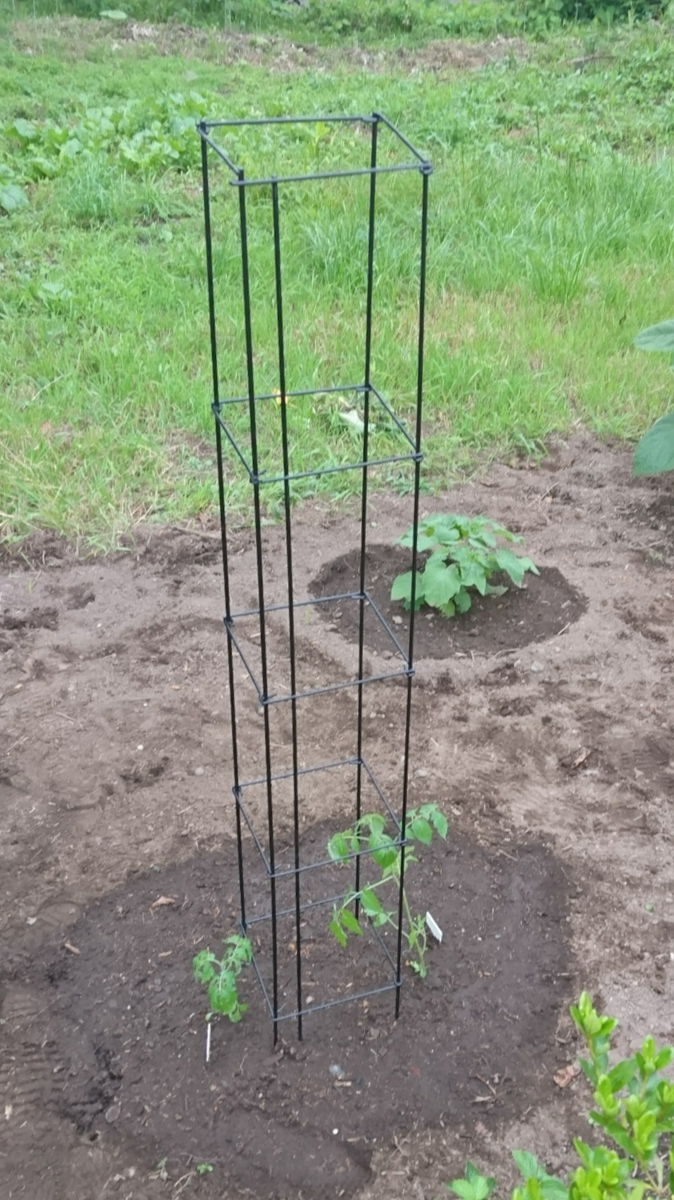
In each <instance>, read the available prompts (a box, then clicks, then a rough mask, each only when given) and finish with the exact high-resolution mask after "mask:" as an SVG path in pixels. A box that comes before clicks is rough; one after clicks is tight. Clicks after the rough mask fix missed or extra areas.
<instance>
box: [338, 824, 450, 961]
mask: <svg viewBox="0 0 674 1200" xmlns="http://www.w3.org/2000/svg"><path fill="white" fill-rule="evenodd" d="M434 832H435V833H437V834H438V835H439V836H440V837H441V838H443V839H444V838H446V837H447V820H446V818H445V816H444V814H443V813H441V812H440V809H439V808H438V807H437V805H436V804H422V805H421V806H420V807H419V808H413V809H411V810H410V811H409V812H408V814H407V821H406V825H405V830H404V836H405V837H406V838H407V840H408V841H412V842H420V843H421V844H422V845H424V846H430V844H431V842H432V840H433V833H434ZM363 851H367V852H368V853H369V857H370V859H371V860H372V862H373V863H374V864H375V866H376V867H378V869H379V871H380V877H379V879H377V880H375V881H374V882H372V883H370V882H368V883H367V884H366V885H365V886H363V887H361V888H360V889H359V890H358V891H356V889H355V888H350V889H349V891H348V892H347V893H346V895H345V896H344V899H343V900H342V901H341V902H340V903H339V904H335V906H334V909H333V913H332V920H331V922H330V926H329V928H330V932H331V933H332V934H333V936H334V937H335V938H336V939H337V941H338V942H339V944H340V946H346V943H347V938H348V935H349V934H350V933H354V934H357V935H360V934H362V932H363V931H362V929H361V927H360V925H359V923H358V918H357V916H356V915H355V912H358V911H359V910H362V912H363V913H364V914H365V916H366V917H367V919H368V920H369V921H371V922H372V924H373V925H374V926H376V927H381V926H383V925H391V926H393V928H394V929H395V930H396V932H397V930H398V912H397V908H396V909H391V910H388V909H386V908H384V907H383V905H382V902H381V900H380V899H379V896H378V895H377V892H378V890H379V889H380V888H384V889H386V887H387V885H391V886H389V890H390V891H393V890H394V887H393V885H395V889H397V887H398V884H399V881H400V869H401V846H400V844H399V840H397V839H395V838H392V837H391V835H390V834H389V833H387V831H386V821H385V820H384V817H382V816H381V815H380V814H379V813H367V814H366V815H365V816H363V817H361V818H360V820H358V821H356V823H355V825H354V826H353V827H352V828H351V829H345V830H344V831H343V832H342V833H335V834H334V835H333V836H332V837H331V838H330V841H329V842H328V854H329V855H330V858H331V859H332V861H333V862H337V863H346V862H347V860H348V859H349V858H350V857H351V856H352V855H355V854H359V853H362V852H363ZM417 861H418V860H417V859H416V858H415V856H414V855H413V854H409V853H406V855H405V866H406V867H407V866H408V865H409V864H410V863H414V862H417ZM352 906H353V908H354V910H355V911H354V912H352ZM403 913H404V918H405V921H404V923H403V937H404V938H405V941H406V943H407V949H408V953H409V956H410V957H409V960H408V961H409V966H410V967H411V968H412V970H413V971H416V973H417V975H420V976H421V978H422V979H424V978H425V976H426V974H427V967H426V946H427V941H426V937H427V935H426V919H425V916H423V915H422V914H420V915H419V916H416V917H415V916H414V915H413V914H412V911H411V909H410V905H409V900H408V898H407V892H406V890H405V888H403ZM405 922H406V924H405Z"/></svg>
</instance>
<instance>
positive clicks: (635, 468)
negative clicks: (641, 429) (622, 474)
mask: <svg viewBox="0 0 674 1200" xmlns="http://www.w3.org/2000/svg"><path fill="white" fill-rule="evenodd" d="M672 470H674V413H666V414H665V416H664V417H660V418H659V419H658V420H657V421H656V422H655V424H654V425H651V427H650V429H649V430H648V431H647V433H645V434H644V436H643V437H642V438H641V439H640V440H639V441H638V442H637V445H636V449H635V451H634V458H633V459H632V474H633V475H634V476H638V475H659V474H660V473H661V472H662V471H672Z"/></svg>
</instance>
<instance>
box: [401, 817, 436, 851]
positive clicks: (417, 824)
mask: <svg viewBox="0 0 674 1200" xmlns="http://www.w3.org/2000/svg"><path fill="white" fill-rule="evenodd" d="M407 831H408V834H409V836H410V837H413V838H414V839H415V841H417V842H423V844H424V846H430V844H431V842H432V841H433V830H432V828H431V826H430V824H429V822H428V821H427V820H426V819H425V817H415V819H414V820H413V821H412V823H411V824H410V825H409V826H408V830H407Z"/></svg>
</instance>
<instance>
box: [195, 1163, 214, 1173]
mask: <svg viewBox="0 0 674 1200" xmlns="http://www.w3.org/2000/svg"><path fill="white" fill-rule="evenodd" d="M212 1170H213V1167H212V1166H211V1164H210V1163H197V1165H196V1167H195V1171H196V1173H197V1175H210V1174H211V1172H212Z"/></svg>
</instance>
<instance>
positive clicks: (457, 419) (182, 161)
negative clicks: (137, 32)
mask: <svg viewBox="0 0 674 1200" xmlns="http://www.w3.org/2000/svg"><path fill="white" fill-rule="evenodd" d="M6 32H7V34H8V36H7V38H6V39H5V42H4V45H3V48H2V49H1V50H0V128H1V129H2V133H1V134H0V204H4V205H5V210H11V211H5V212H4V214H3V215H2V216H1V217H0V318H1V320H2V338H1V339H0V381H1V389H2V390H1V395H2V399H1V401H0V534H1V535H2V536H3V538H4V539H7V540H9V541H10V542H11V541H16V540H19V539H21V538H23V537H25V536H26V535H27V534H29V533H30V532H31V531H32V530H33V529H36V528H39V527H42V528H45V527H46V528H50V529H54V530H57V531H59V532H62V533H64V534H66V535H67V536H69V537H71V538H73V539H75V540H76V541H78V542H79V543H80V544H81V545H82V547H90V548H97V547H98V548H107V547H110V546H111V545H113V544H114V543H115V541H116V539H118V538H119V537H120V535H122V534H123V532H124V531H125V530H126V529H128V528H129V527H130V526H132V525H133V524H134V523H136V522H137V521H139V520H141V519H143V520H146V519H151V520H161V521H166V520H169V521H171V520H184V519H189V518H191V517H193V516H195V515H197V514H199V513H201V512H203V511H205V510H209V511H210V510H212V509H213V508H214V506H215V503H216V494H215V473H214V464H213V453H212V444H213V437H212V418H211V415H210V409H209V404H210V399H211V395H210V388H211V382H210V358H209V345H208V320H207V305H206V289H205V268H204V252H203V218H202V208H201V190H200V177H199V174H198V165H199V145H198V138H197V136H196V134H195V133H194V131H193V126H194V121H195V119H196V118H197V117H198V116H199V115H205V116H209V117H215V116H242V115H249V114H254V115H264V114H281V113H289V114H292V113H305V114H313V113H320V112H321V111H340V110H341V111H344V112H359V111H360V112H370V111H372V110H373V109H381V110H382V111H383V112H384V113H386V115H387V116H389V117H390V118H391V119H392V120H393V121H395V122H397V123H398V124H399V125H400V126H401V128H402V129H403V130H404V132H405V133H406V134H407V135H408V137H410V138H411V140H412V141H413V142H415V144H417V145H418V146H419V147H420V148H421V149H423V150H424V151H426V152H427V153H428V155H429V156H430V157H431V159H432V160H433V164H434V168H435V169H434V174H433V176H432V179H431V216H430V240H429V264H428V266H429V288H428V299H427V312H428V325H427V342H426V346H427V365H426V392H425V413H426V443H425V448H426V452H427V459H426V463H425V480H426V486H427V487H429V488H430V489H434V488H437V487H441V486H443V485H444V484H446V483H447V482H448V481H449V480H451V479H452V478H455V477H456V475H457V474H458V473H462V472H466V471H470V470H471V469H474V467H475V465H476V464H477V463H478V462H480V461H483V460H484V458H485V456H494V455H501V454H511V453H513V452H521V453H525V454H536V453H538V452H539V451H540V448H541V443H542V442H543V441H544V440H545V438H546V437H548V436H549V435H550V434H552V433H553V432H557V433H560V434H564V433H567V432H569V431H570V430H572V429H574V428H578V427H581V426H582V427H586V428H589V429H591V430H593V431H595V432H596V433H598V434H601V435H603V436H613V437H620V438H635V437H637V436H638V435H639V434H640V433H641V432H642V431H643V430H644V428H645V426H646V425H647V424H648V423H649V422H650V421H651V420H652V419H654V418H655V417H656V416H658V415H659V414H661V413H662V412H664V411H666V410H667V407H668V405H669V394H670V381H669V374H668V371H667V365H666V363H665V362H664V361H663V360H662V359H661V358H659V357H658V356H647V355H643V354H640V353H639V352H638V351H635V350H634V349H633V348H632V345H631V343H632V339H633V337H634V335H635V334H636V333H637V332H638V331H639V329H641V328H642V327H643V326H645V325H649V324H652V323H654V322H656V321H658V320H662V319H664V318H667V317H670V316H672V314H673V313H674V279H673V278H672V269H671V268H672V255H673V249H674V166H673V161H672V156H671V153H672V147H673V146H674V132H673V131H674V99H673V98H672V90H671V80H672V77H673V75H674V42H673V41H672V38H671V37H670V34H669V32H668V31H667V30H662V29H658V28H656V27H654V26H652V27H643V28H639V27H637V28H634V29H631V30H628V29H625V30H622V31H618V32H614V33H612V34H605V35H602V36H601V37H599V35H594V40H593V41H592V43H591V44H590V43H589V42H588V43H587V44H586V45H583V44H582V43H580V42H579V41H578V39H573V38H571V37H568V36H567V37H564V36H562V35H559V36H557V37H551V38H549V39H548V40H547V41H545V42H542V43H533V42H532V43H530V44H528V43H527V42H526V41H524V40H521V39H520V40H518V41H517V42H513V44H512V46H511V47H510V48H508V47H507V46H506V47H505V48H504V47H501V50H500V52H499V53H498V54H497V53H496V52H495V51H494V52H490V51H488V50H485V52H484V55H483V61H482V65H478V66H476V67H473V68H471V69H459V68H457V67H454V66H451V65H448V66H446V67H444V68H443V69H439V70H438V69H434V70H431V69H430V66H429V64H430V62H431V57H432V56H431V55H430V51H429V50H428V49H427V50H426V51H424V50H423V49H421V50H419V51H418V54H417V55H416V57H415V56H414V55H411V54H408V55H407V56H405V55H402V56H397V55H396V54H395V53H394V52H391V53H389V54H388V56H386V55H384V56H382V57H381V59H378V60H377V61H375V62H372V61H366V62H365V63H363V62H362V55H361V56H359V55H358V54H356V53H354V51H353V47H351V46H350V47H348V48H345V49H344V52H343V53H340V52H339V51H338V50H335V49H334V48H333V49H330V48H326V49H325V50H321V51H319V50H315V51H313V52H312V53H307V54H306V55H305V58H306V65H302V64H301V63H299V62H298V58H301V55H299V52H298V51H297V49H296V48H293V47H291V48H290V49H288V48H286V49H287V53H286V54H285V57H284V53H285V51H284V47H283V46H282V45H280V44H279V43H278V42H275V41H273V40H269V39H265V38H263V37H250V38H248V39H243V38H240V37H239V38H238V40H237V41H236V46H237V47H238V49H237V50H236V53H233V52H232V49H231V46H230V47H229V49H228V46H227V43H226V42H225V41H223V40H222V39H221V38H219V37H217V36H216V35H215V34H213V35H211V36H204V37H201V38H200V39H193V38H190V36H189V34H188V33H184V34H183V35H178V34H177V33H176V34H175V36H173V37H172V38H171V41H170V45H166V46H162V45H160V46H159V47H156V46H155V45H153V36H152V33H150V36H149V37H144V38H140V40H137V41H133V40H130V39H129V38H128V37H127V36H125V35H124V32H123V30H122V28H121V27H119V26H114V25H105V24H104V23H102V22H84V21H76V20H74V19H61V20H59V19H56V20H49V19H39V20H27V21H23V22H18V21H17V22H14V23H13V24H11V25H9V26H8V27H7V31H6ZM181 38H182V40H181ZM159 50H161V51H162V52H161V53H159ZM291 51H292V53H291ZM434 53H435V55H436V58H435V59H433V62H434V63H435V65H436V66H437V61H436V60H437V48H436V50H435V51H434ZM366 58H367V56H366ZM248 59H250V60H251V61H247V60H248ZM276 132H278V131H276ZM228 145H229V146H230V147H231V148H232V150H233V152H234V157H237V155H238V156H239V157H242V158H244V159H245V158H246V155H248V154H250V155H251V156H252V160H254V161H257V162H258V163H263V164H265V167H266V169H269V164H270V163H271V162H272V160H273V162H274V163H275V165H276V167H277V168H280V169H283V168H284V167H288V166H289V164H292V165H293V167H297V166H298V165H300V166H301V167H302V169H307V168H309V169H310V168H311V167H312V166H313V165H315V164H320V165H322V166H326V167H328V168H329V167H330V166H332V165H334V164H336V163H338V162H342V161H344V160H345V159H346V160H349V161H351V160H353V161H356V159H358V156H359V155H360V156H361V158H362V157H363V155H364V154H365V153H366V148H365V146H364V143H363V142H362V138H361V137H360V135H359V134H358V132H352V133H343V132H341V131H340V132H338V133H337V134H334V135H333V134H332V133H330V132H329V131H328V130H327V129H321V128H319V129H318V130H314V128H313V127H312V128H308V129H307V130H306V131H304V132H303V134H302V135H301V136H300V137H298V136H296V134H295V133H294V132H292V131H287V132H283V131H282V132H281V134H280V136H275V139H274V141H273V144H272V143H271V141H270V140H269V139H268V137H267V135H266V134H265V135H260V136H259V137H256V138H254V139H253V140H252V141H251V142H247V143H244V140H243V138H242V137H241V136H237V137H235V138H234V139H230V140H229V142H228ZM385 152H386V149H385ZM359 161H360V160H359ZM380 195H381V201H382V209H381V222H380V226H379V229H378V243H377V250H378V260H377V280H376V296H375V299H376V311H377V322H376V340H375V348H374V375H375V378H376V379H377V380H378V382H379V384H380V386H382V387H383V388H384V389H385V390H386V392H387V394H388V395H389V397H390V398H391V399H392V401H393V403H394V405H395V407H396V408H397V410H398V411H399V412H400V413H401V414H402V415H405V414H406V413H407V412H408V411H409V409H410V406H411V401H412V395H413V385H414V361H413V354H412V351H413V349H414V347H413V344H411V342H410V337H409V331H410V329H411V328H412V326H413V322H414V319H415V305H416V284H415V278H416V271H417V258H416V254H417V237H418V199H419V187H418V177H417V176H416V175H414V176H404V177H402V176H395V177H394V176H389V177H387V182H386V184H385V186H384V185H383V186H382V188H381V193H380ZM232 196H233V189H228V188H227V186H226V181H225V179H224V176H222V177H221V178H216V180H215V207H214V216H215V223H216V243H215V262H216V269H217V274H218V303H219V309H220V312H221V314H222V315H221V320H220V336H221V347H220V357H221V373H222V391H223V394H226V393H228V392H229V393H230V394H234V393H236V392H237V390H238V389H244V388H245V376H244V373H243V362H242V355H241V344H242V343H241V329H240V322H239V321H238V320H237V319H236V313H237V310H235V309H234V308H233V307H232V299H233V298H238V288H239V262H238V233H237V228H236V224H235V215H236V214H235V210H234V208H233V207H232ZM3 197H4V199H3ZM24 200H25V201H27V203H24ZM366 204H367V195H366V184H365V181H363V180H359V181H357V182H353V181H349V182H345V183H340V184H339V185H335V186H332V187H331V188H329V189H327V188H326V189H325V190H322V191H320V192H319V191H318V190H316V189H315V188H314V189H313V190H310V189H307V188H306V187H305V188H303V189H298V192H297V195H296V196H292V197H291V196H290V195H288V197H287V199H286V198H285V197H284V202H283V205H282V220H283V230H284V233H283V236H284V242H283V259H284V271H285V277H286V286H287V289H288V290H287V299H286V303H287V313H286V327H287V331H288V373H289V386H291V387H302V386H307V387H308V386H311V385H313V384H323V385H324V386H327V385H328V384H330V383H332V382H344V381H346V379H347V378H348V377H349V376H353V381H354V382H355V381H357V380H358V379H359V378H360V377H361V376H362V349H361V345H362V322H363V312H364V286H363V285H364V271H365V245H364V243H363V218H364V216H365V213H366ZM250 211H251V234H250V237H251V253H252V278H251V284H252V292H253V298H254V307H255V316H254V321H255V336H256V342H257V349H258V355H257V364H256V366H257V382H258V386H259V387H268V388H269V390H272V389H273V388H274V387H275V386H276V359H275V353H276V351H275V314H274V306H273V295H272V291H271V287H270V285H271V283H272V282H273V280H272V276H271V275H270V268H271V261H272V260H271V257H270V253H271V246H270V229H271V225H270V221H271V216H270V213H271V208H270V205H269V203H268V196H266V195H264V194H260V196H259V198H258V200H257V202H256V203H252V204H251V206H250ZM272 416H273V413H272ZM290 416H291V430H292V438H293V453H294V455H295V458H294V464H295V466H296V469H310V468H311V467H314V466H316V465H317V464H323V463H325V462H327V461H328V457H327V456H328V455H330V456H331V457H330V460H329V461H340V460H347V459H348V458H349V457H351V456H352V455H353V450H354V447H353V442H352V438H353V434H352V432H351V431H350V428H349V426H348V424H346V423H345V422H344V421H343V420H341V417H340V401H339V400H332V401H329V402H328V401H327V400H324V401H321V402H318V403H317V402H316V401H313V402H312V401H308V400H307V401H297V402H295V403H294V404H293V406H292V409H291V414H290ZM376 436H377V437H378V438H379V439H380V442H381V445H382V447H384V446H388V445H389V444H390V435H389V433H388V431H387V430H386V429H385V428H382V429H381V430H378V431H377V433H376ZM328 444H329V447H330V448H329V450H328V449H327V448H326V447H327V446H328ZM232 480H233V481H232V483H231V484H230V497H229V499H230V503H231V504H232V505H234V506H236V504H237V503H238V502H239V495H240V493H242V491H243V487H242V484H241V483H239V482H237V481H236V477H235V476H233V477H232ZM379 482H380V483H381V484H385V485H388V486H392V487H394V488H395V487H398V488H399V487H401V486H403V481H402V480H400V479H398V478H397V476H396V475H395V472H393V473H392V474H391V473H389V474H388V475H384V476H382V478H381V479H380V480H379ZM314 486H316V485H315V484H314ZM320 486H321V488H322V489H325V495H326V498H327V499H329V500H330V501H331V502H332V501H334V500H336V499H339V498H340V497H343V496H344V495H345V494H346V491H345V490H346V489H348V488H349V487H350V486H351V484H350V480H349V478H348V476H341V475H336V476H326V477H324V478H323V480H322V481H321V483H320ZM305 494H306V493H305ZM271 509H272V515H274V503H273V498H272V505H271Z"/></svg>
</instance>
